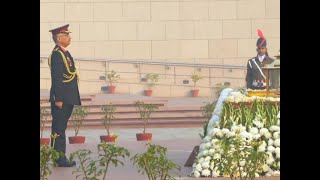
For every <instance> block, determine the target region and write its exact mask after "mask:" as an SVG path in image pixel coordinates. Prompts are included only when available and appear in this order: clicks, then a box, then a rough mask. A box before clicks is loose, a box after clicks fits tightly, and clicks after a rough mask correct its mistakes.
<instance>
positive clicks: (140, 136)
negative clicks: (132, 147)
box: [136, 133, 152, 141]
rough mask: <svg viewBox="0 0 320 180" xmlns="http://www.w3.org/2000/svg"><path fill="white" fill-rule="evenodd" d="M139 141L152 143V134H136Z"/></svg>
mask: <svg viewBox="0 0 320 180" xmlns="http://www.w3.org/2000/svg"><path fill="white" fill-rule="evenodd" d="M136 137H137V140H138V141H151V140H152V134H151V133H137V134H136Z"/></svg>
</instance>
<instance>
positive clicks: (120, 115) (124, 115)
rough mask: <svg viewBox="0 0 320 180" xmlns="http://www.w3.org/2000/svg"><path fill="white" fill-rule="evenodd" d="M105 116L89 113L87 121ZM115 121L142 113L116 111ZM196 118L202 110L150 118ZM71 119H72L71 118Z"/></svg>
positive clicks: (170, 113) (167, 113)
mask: <svg viewBox="0 0 320 180" xmlns="http://www.w3.org/2000/svg"><path fill="white" fill-rule="evenodd" d="M102 117H103V114H88V116H87V117H86V119H85V121H92V120H95V119H99V120H100V119H101V118H102ZM114 117H115V121H117V120H118V119H128V120H131V119H139V118H140V114H139V113H138V112H125V113H115V114H114ZM191 117H193V118H196V117H203V116H202V113H201V112H187V111H184V112H176V111H172V112H164V111H163V112H154V113H152V114H151V116H150V119H156V118H191ZM47 120H48V121H50V120H51V117H48V119H47ZM70 120H71V119H70Z"/></svg>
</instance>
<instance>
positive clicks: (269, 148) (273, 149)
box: [267, 146, 276, 153]
mask: <svg viewBox="0 0 320 180" xmlns="http://www.w3.org/2000/svg"><path fill="white" fill-rule="evenodd" d="M267 149H268V151H269V152H272V153H273V152H274V151H275V150H276V148H274V147H273V146H268V148H267Z"/></svg>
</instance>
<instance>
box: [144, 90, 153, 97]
mask: <svg viewBox="0 0 320 180" xmlns="http://www.w3.org/2000/svg"><path fill="white" fill-rule="evenodd" d="M144 95H146V96H151V95H152V90H144Z"/></svg>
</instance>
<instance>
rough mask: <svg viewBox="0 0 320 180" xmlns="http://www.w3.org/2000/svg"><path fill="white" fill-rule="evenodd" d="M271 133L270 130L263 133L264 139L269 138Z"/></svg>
mask: <svg viewBox="0 0 320 180" xmlns="http://www.w3.org/2000/svg"><path fill="white" fill-rule="evenodd" d="M271 136H272V135H271V133H270V132H267V133H265V134H264V137H266V139H270V138H271Z"/></svg>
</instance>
